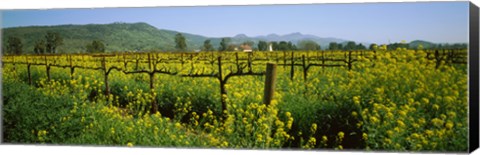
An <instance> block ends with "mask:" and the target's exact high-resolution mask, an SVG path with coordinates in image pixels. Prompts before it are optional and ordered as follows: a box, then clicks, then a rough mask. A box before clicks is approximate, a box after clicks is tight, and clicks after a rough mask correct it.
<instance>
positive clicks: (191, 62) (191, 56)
mask: <svg viewBox="0 0 480 155" xmlns="http://www.w3.org/2000/svg"><path fill="white" fill-rule="evenodd" d="M190 65H191V67H192V70H194V68H195V67H194V63H193V54H190Z"/></svg>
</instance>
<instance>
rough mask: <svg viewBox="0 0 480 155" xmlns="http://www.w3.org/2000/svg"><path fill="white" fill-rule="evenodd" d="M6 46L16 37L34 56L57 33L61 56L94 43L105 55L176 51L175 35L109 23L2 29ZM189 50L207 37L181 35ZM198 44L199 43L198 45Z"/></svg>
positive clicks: (140, 25) (146, 26) (137, 25)
mask: <svg viewBox="0 0 480 155" xmlns="http://www.w3.org/2000/svg"><path fill="white" fill-rule="evenodd" d="M2 31H3V35H2V37H3V38H2V40H3V43H4V45H5V43H6V41H7V38H8V37H9V36H17V37H19V38H20V39H21V40H22V43H23V48H24V51H27V52H33V48H34V45H35V42H36V41H38V40H40V39H44V36H45V34H46V33H47V32H49V31H52V32H58V33H60V35H61V36H62V37H63V40H64V44H63V45H62V46H60V47H59V49H58V51H59V52H61V53H72V52H82V51H85V46H86V45H87V44H89V43H91V42H92V41H93V40H102V41H103V42H104V43H105V44H106V51H107V52H108V51H132V50H139V51H149V50H162V51H172V50H175V42H174V38H175V34H177V32H176V31H171V30H160V29H157V28H155V27H153V26H151V25H149V24H147V23H133V24H128V23H112V24H89V25H59V26H28V27H16V28H5V29H3V30H2ZM183 35H184V36H185V38H186V41H187V44H188V46H189V49H194V48H198V47H200V46H202V45H203V41H204V40H205V39H206V37H203V36H199V35H193V34H187V33H183ZM200 42H201V43H200Z"/></svg>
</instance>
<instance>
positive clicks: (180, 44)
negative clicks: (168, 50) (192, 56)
mask: <svg viewBox="0 0 480 155" xmlns="http://www.w3.org/2000/svg"><path fill="white" fill-rule="evenodd" d="M175 44H176V45H175V48H176V49H177V50H178V51H185V50H186V49H187V43H186V41H185V37H184V36H183V35H182V34H181V33H177V34H176V35H175Z"/></svg>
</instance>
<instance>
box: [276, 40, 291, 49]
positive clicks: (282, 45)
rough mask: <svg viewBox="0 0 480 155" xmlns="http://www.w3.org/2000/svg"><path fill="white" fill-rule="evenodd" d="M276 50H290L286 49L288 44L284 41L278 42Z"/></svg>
mask: <svg viewBox="0 0 480 155" xmlns="http://www.w3.org/2000/svg"><path fill="white" fill-rule="evenodd" d="M278 50H280V51H287V50H290V47H288V43H287V42H286V41H280V43H278Z"/></svg>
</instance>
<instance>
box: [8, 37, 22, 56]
mask: <svg viewBox="0 0 480 155" xmlns="http://www.w3.org/2000/svg"><path fill="white" fill-rule="evenodd" d="M22 48H23V45H22V40H20V38H18V37H14V36H12V37H9V38H8V41H7V53H10V54H16V55H20V54H22Z"/></svg>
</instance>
